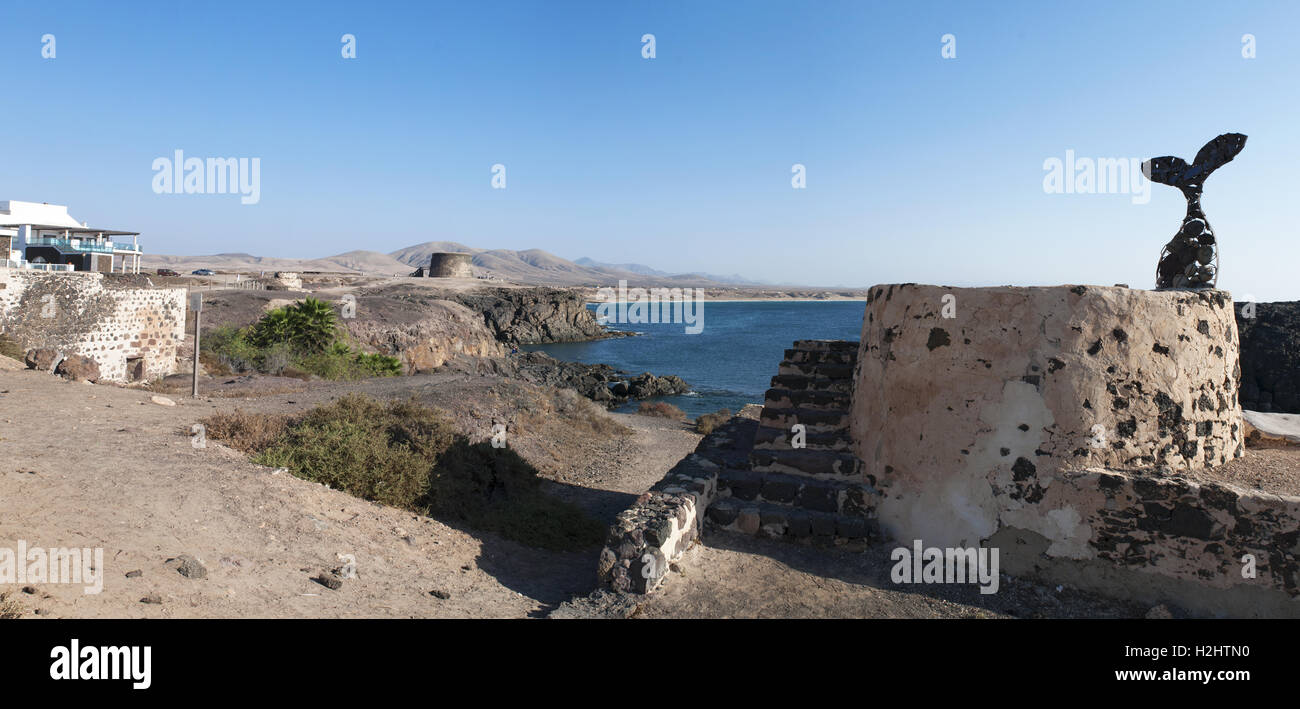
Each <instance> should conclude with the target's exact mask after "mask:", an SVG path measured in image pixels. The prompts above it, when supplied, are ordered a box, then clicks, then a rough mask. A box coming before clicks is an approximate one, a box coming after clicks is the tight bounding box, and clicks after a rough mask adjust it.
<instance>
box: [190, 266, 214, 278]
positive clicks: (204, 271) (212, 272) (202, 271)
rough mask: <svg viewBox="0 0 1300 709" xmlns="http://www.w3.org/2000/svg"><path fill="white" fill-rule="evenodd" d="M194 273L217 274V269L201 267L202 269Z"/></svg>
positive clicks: (197, 274)
mask: <svg viewBox="0 0 1300 709" xmlns="http://www.w3.org/2000/svg"><path fill="white" fill-rule="evenodd" d="M193 275H195V276H215V275H217V272H216V271H213V270H212V269H210V268H200V269H198V270H196V271H194V274H193Z"/></svg>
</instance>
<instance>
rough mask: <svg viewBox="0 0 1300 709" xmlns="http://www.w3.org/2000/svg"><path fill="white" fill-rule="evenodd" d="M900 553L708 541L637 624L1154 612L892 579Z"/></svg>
mask: <svg viewBox="0 0 1300 709" xmlns="http://www.w3.org/2000/svg"><path fill="white" fill-rule="evenodd" d="M895 546H896V545H895V544H892V543H887V544H880V545H876V546H873V547H871V548H868V549H867V550H866V551H846V550H838V549H817V548H813V547H808V546H801V545H798V544H792V543H789V542H784V541H779V540H772V539H762V538H759V537H750V536H745V535H741V534H737V533H733V532H718V531H711V532H709V533H707V534H706V535H705V537H704V540H703V542H702V543H700V544H696V545H695V546H694V547H692V548H691V549H690V550H688V551H687V552H686V554H685V556H683V558H682V559H681V561H680V562H679V563H678V564H677V571H676V572H674V573H670V574H669V576H668V577H667V578H666V579H665V580H664V585H663V587H662V588H661V590H660V591H658V592H657V593H656V594H653V595H651V596H650V597H649V598H648V600H647V601H646V602H645V603H643V604H641V605H640V606H639V608H638V609H637V611H636V613H635V615H634V617H637V618H1141V617H1143V616H1144V615H1145V614H1146V613H1147V612H1148V611H1149V610H1150V609H1149V608H1148V607H1147V606H1144V605H1141V604H1135V603H1129V602H1125V601H1119V600H1115V599H1110V598H1105V597H1102V596H1097V595H1096V594H1091V593H1086V592H1083V591H1079V590H1077V589H1072V588H1066V587H1064V586H1062V587H1060V590H1057V588H1055V587H1049V586H1044V585H1041V584H1035V583H1030V582H1027V581H1022V580H1019V579H1014V578H1011V577H1009V576H1006V575H1002V576H1000V578H999V583H998V590H997V592H996V593H992V594H981V593H980V592H979V590H978V587H976V586H948V585H941V584H936V585H921V584H917V585H909V586H903V585H898V584H895V583H893V582H892V581H891V580H890V578H889V572H890V569H891V568H892V566H893V562H891V561H890V559H889V554H890V551H891V550H892V549H893V548H894V547H895Z"/></svg>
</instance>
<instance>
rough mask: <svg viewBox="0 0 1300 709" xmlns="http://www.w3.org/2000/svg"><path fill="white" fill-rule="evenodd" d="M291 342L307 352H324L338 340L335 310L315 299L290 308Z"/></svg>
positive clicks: (295, 304) (302, 301) (299, 302)
mask: <svg viewBox="0 0 1300 709" xmlns="http://www.w3.org/2000/svg"><path fill="white" fill-rule="evenodd" d="M288 311H289V321H290V324H291V326H290V333H291V340H292V342H293V344H294V345H296V346H298V347H300V348H302V349H303V350H304V351H306V352H311V353H315V352H324V351H325V350H326V349H328V348H329V346H330V345H331V344H333V343H334V341H335V340H336V339H338V321H337V320H336V319H335V316H334V308H332V307H330V305H329V303H326V302H324V301H321V300H317V299H315V298H307V299H306V300H300V301H298V302H297V303H294V304H293V305H291V306H289V308H288Z"/></svg>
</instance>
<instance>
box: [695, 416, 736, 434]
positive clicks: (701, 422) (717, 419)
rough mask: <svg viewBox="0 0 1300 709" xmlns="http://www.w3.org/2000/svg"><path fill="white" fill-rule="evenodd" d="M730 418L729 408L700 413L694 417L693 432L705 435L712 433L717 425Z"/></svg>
mask: <svg viewBox="0 0 1300 709" xmlns="http://www.w3.org/2000/svg"><path fill="white" fill-rule="evenodd" d="M730 420H731V409H718V410H717V411H715V412H713V413H711V414H702V415H701V416H700V417H699V418H697V419H695V432H696V433H700V434H703V435H705V436H707V435H709V434H710V433H713V430H714V429H716V428H717V427H718V426H721V425H722V424H724V423H726V422H728V421H730Z"/></svg>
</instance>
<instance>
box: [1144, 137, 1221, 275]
mask: <svg viewBox="0 0 1300 709" xmlns="http://www.w3.org/2000/svg"><path fill="white" fill-rule="evenodd" d="M1244 147H1246V136H1244V135H1242V134H1240V133H1224V134H1223V135H1221V136H1219V137H1217V138H1215V139H1214V140H1211V141H1210V142H1208V143H1206V144H1205V147H1203V148H1201V150H1200V152H1198V153H1196V159H1195V160H1193V161H1192V164H1191V165H1188V164H1187V162H1186V161H1185V160H1183V159H1182V158H1176V157H1173V156H1172V155H1167V156H1165V157H1162V158H1151V159H1150V160H1148V161H1146V162H1144V163H1142V172H1143V173H1144V174H1145V175H1146V176H1147V177H1148V178H1150V179H1151V181H1152V182H1159V183H1160V184H1162V185H1170V186H1173V187H1177V188H1178V189H1179V190H1181V191H1182V193H1183V196H1184V197H1186V198H1187V216H1186V217H1183V226H1182V228H1181V229H1179V230H1178V233H1177V234H1175V235H1174V238H1173V239H1172V240H1170V242H1169V243H1168V244H1165V248H1164V249H1163V250H1162V251H1161V252H1160V263H1159V264H1157V266H1156V288H1157V289H1159V288H1212V287H1213V286H1214V284H1215V283H1216V282H1217V281H1218V279H1219V251H1218V248H1217V241H1216V240H1215V238H1214V230H1212V229H1211V228H1210V223H1209V221H1207V220H1206V219H1205V212H1202V211H1201V190H1202V188H1203V187H1204V185H1205V178H1207V177H1209V176H1210V173H1212V172H1214V171H1215V170H1217V169H1219V168H1220V167H1222V166H1223V165H1225V164H1226V163H1228V162H1230V161H1231V160H1232V159H1233V158H1235V157H1237V153H1240V152H1241V149H1242V148H1244Z"/></svg>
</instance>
